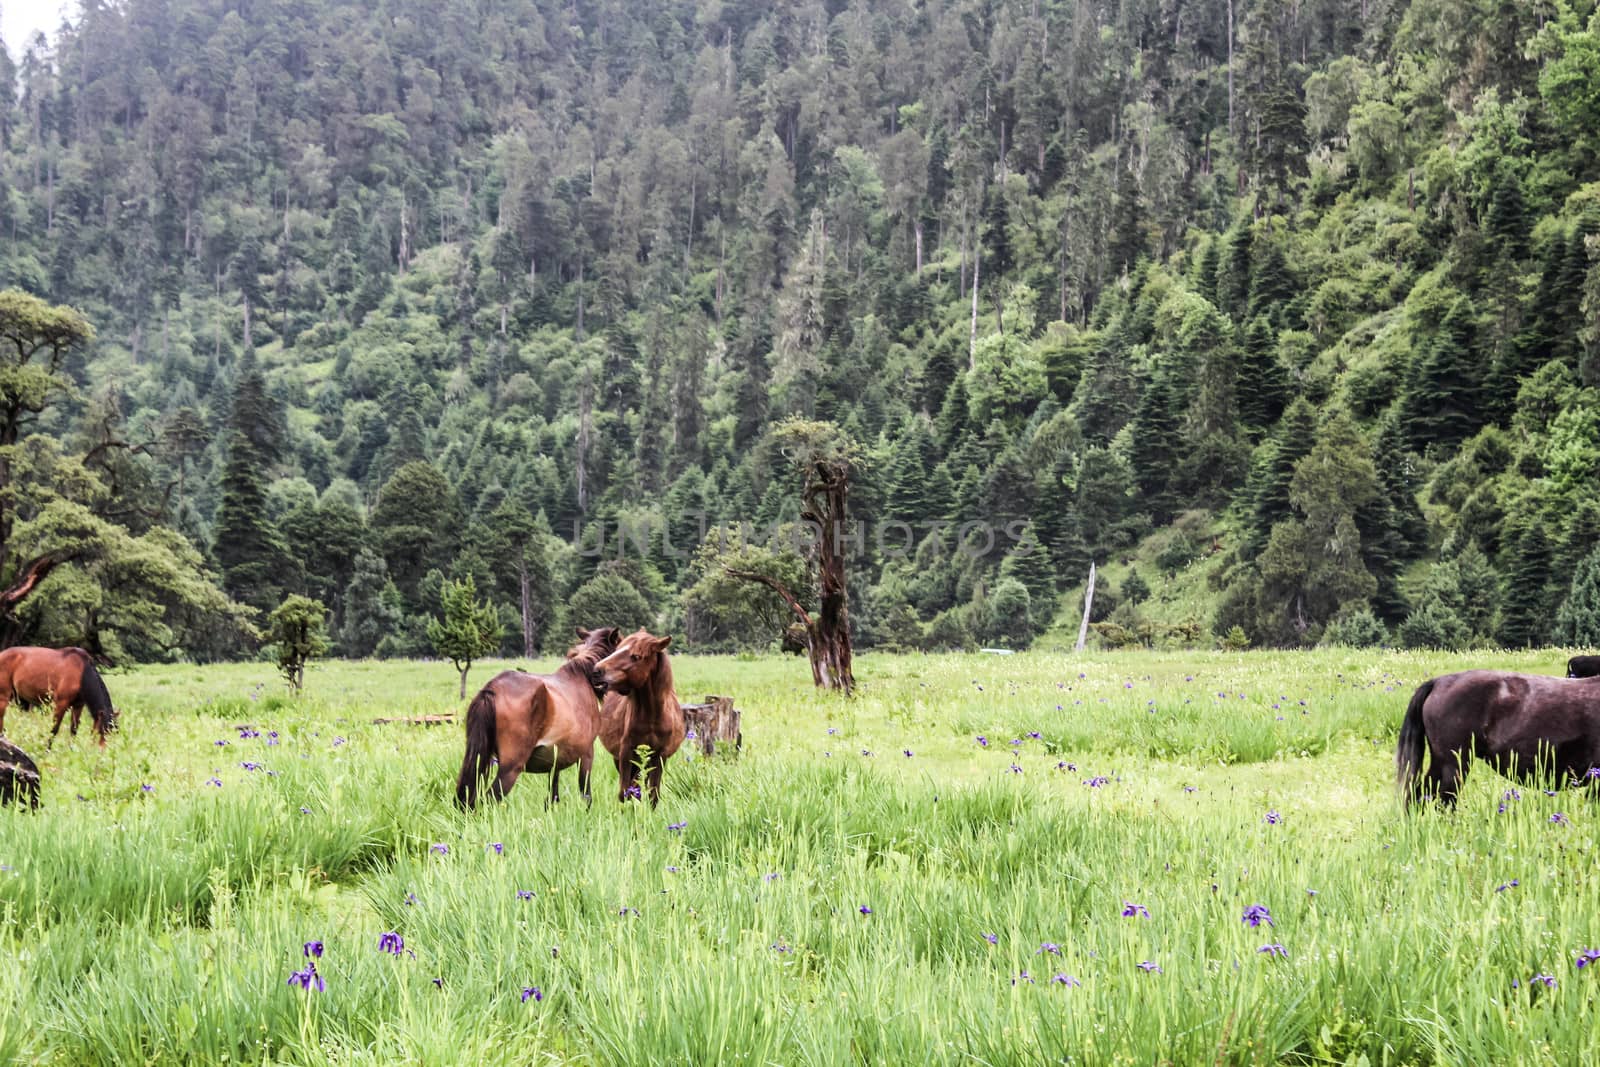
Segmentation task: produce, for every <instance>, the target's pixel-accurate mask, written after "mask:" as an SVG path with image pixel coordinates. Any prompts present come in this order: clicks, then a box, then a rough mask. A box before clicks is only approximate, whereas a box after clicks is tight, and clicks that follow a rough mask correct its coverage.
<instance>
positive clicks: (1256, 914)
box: [1239, 904, 1273, 927]
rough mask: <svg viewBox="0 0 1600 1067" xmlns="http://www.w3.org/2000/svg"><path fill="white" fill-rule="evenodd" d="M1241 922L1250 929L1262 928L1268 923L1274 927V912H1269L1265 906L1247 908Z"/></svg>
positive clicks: (1258, 905)
mask: <svg viewBox="0 0 1600 1067" xmlns="http://www.w3.org/2000/svg"><path fill="white" fill-rule="evenodd" d="M1239 921H1240V922H1242V923H1244V924H1245V925H1246V926H1249V927H1256V926H1260V925H1261V924H1262V923H1266V924H1267V925H1268V926H1272V925H1273V922H1272V912H1270V911H1268V910H1267V907H1266V905H1264V904H1251V905H1249V906H1247V907H1246V908H1245V909H1244V915H1242V916H1241V917H1240V919H1239Z"/></svg>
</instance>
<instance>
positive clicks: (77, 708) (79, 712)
mask: <svg viewBox="0 0 1600 1067" xmlns="http://www.w3.org/2000/svg"><path fill="white" fill-rule="evenodd" d="M82 718H83V705H82V704H74V705H72V726H71V729H72V736H73V737H77V736H78V721H79V720H80V719H82Z"/></svg>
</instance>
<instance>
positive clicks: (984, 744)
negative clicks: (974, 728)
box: [978, 734, 989, 748]
mask: <svg viewBox="0 0 1600 1067" xmlns="http://www.w3.org/2000/svg"><path fill="white" fill-rule="evenodd" d="M978 747H979V748H988V747H989V739H988V738H987V737H984V736H983V735H982V734H979V735H978Z"/></svg>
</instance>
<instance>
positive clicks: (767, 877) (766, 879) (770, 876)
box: [761, 871, 778, 882]
mask: <svg viewBox="0 0 1600 1067" xmlns="http://www.w3.org/2000/svg"><path fill="white" fill-rule="evenodd" d="M777 877H778V872H777V871H771V872H769V873H767V874H763V875H762V876H761V880H762V881H763V882H771V881H774V880H775V879H776V878H777Z"/></svg>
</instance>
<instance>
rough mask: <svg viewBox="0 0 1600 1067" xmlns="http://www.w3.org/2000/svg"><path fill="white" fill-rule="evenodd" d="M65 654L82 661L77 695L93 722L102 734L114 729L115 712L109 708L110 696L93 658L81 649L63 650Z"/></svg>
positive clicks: (115, 723) (115, 721) (115, 722)
mask: <svg viewBox="0 0 1600 1067" xmlns="http://www.w3.org/2000/svg"><path fill="white" fill-rule="evenodd" d="M63 651H65V652H72V653H75V654H76V655H77V656H78V657H79V658H81V659H82V660H83V676H82V677H81V678H80V679H79V681H78V695H79V696H81V697H82V698H83V702H84V704H85V705H87V706H88V708H89V714H90V715H92V716H94V721H95V724H96V725H97V726H99V728H100V730H101V732H102V733H104V732H105V731H106V730H111V729H114V728H115V727H116V725H117V710H116V709H115V708H113V707H112V706H111V694H110V693H109V692H107V691H106V683H105V682H104V681H103V680H102V679H101V677H100V672H99V671H97V670H95V669H94V657H93V656H91V655H90V654H89V653H88V652H85V651H84V650H83V649H81V648H69V649H63Z"/></svg>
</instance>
